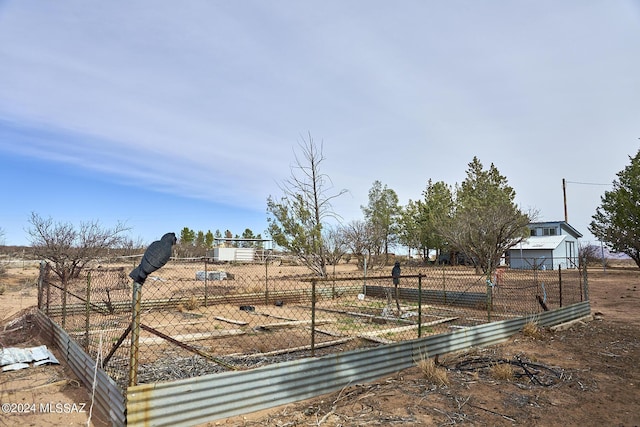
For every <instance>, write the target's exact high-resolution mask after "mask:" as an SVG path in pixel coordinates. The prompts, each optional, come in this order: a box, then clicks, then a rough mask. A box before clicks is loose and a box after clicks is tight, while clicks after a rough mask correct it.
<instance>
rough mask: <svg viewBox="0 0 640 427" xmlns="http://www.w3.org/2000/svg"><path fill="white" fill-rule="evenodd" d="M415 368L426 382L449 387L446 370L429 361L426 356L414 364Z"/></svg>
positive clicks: (431, 360)
mask: <svg viewBox="0 0 640 427" xmlns="http://www.w3.org/2000/svg"><path fill="white" fill-rule="evenodd" d="M416 366H417V367H418V369H420V372H422V374H423V375H424V377H425V378H426V379H427V381H429V382H431V383H434V384H436V385H438V386H447V385H449V376H448V374H447V370H446V369H445V368H443V367H442V366H438V365H437V364H436V362H435V361H434V360H433V359H429V356H428V355H422V356H421V357H420V360H418V361H417V362H416Z"/></svg>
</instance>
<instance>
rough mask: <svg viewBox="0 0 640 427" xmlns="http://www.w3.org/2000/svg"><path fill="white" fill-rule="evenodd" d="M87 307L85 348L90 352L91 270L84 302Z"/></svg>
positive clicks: (88, 275) (88, 274)
mask: <svg viewBox="0 0 640 427" xmlns="http://www.w3.org/2000/svg"><path fill="white" fill-rule="evenodd" d="M84 307H85V319H84V349H85V351H86V352H87V353H88V352H89V329H90V327H91V322H90V321H89V315H90V314H91V272H90V271H89V272H88V273H87V295H86V298H85V302H84Z"/></svg>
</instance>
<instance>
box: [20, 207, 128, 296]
mask: <svg viewBox="0 0 640 427" xmlns="http://www.w3.org/2000/svg"><path fill="white" fill-rule="evenodd" d="M29 223H30V224H31V227H30V228H29V229H28V230H27V233H28V234H29V240H30V242H31V246H32V248H33V251H34V254H35V255H36V256H38V257H39V258H42V259H44V260H45V261H47V262H48V263H49V264H50V265H51V269H52V271H53V272H54V274H55V275H56V276H58V277H59V278H60V281H61V282H62V284H63V286H65V285H66V284H67V283H68V282H69V280H71V279H73V278H76V277H78V275H79V274H80V272H81V271H82V270H83V269H84V268H85V267H86V266H87V264H89V263H90V262H91V261H94V260H95V259H97V258H98V257H100V256H103V255H104V254H105V252H106V250H107V249H109V248H115V247H118V246H122V245H124V244H127V240H126V237H125V236H123V235H122V234H123V233H124V232H126V231H129V230H130V228H128V227H126V226H125V225H124V224H122V223H118V224H117V225H116V226H115V227H113V228H103V227H102V226H101V225H100V223H99V222H98V221H88V222H81V223H80V225H79V226H78V227H75V226H74V225H73V224H71V223H69V222H55V221H54V220H53V219H52V218H51V217H49V218H42V217H41V216H40V215H38V214H37V213H35V212H32V213H31V218H30V219H29Z"/></svg>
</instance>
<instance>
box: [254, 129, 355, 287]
mask: <svg viewBox="0 0 640 427" xmlns="http://www.w3.org/2000/svg"><path fill="white" fill-rule="evenodd" d="M300 151H301V152H302V158H300V157H298V156H297V155H295V164H294V165H293V166H292V167H291V176H290V178H288V179H286V180H285V181H283V182H282V184H281V185H280V189H281V190H282V192H283V195H282V197H281V198H279V199H274V198H273V197H271V196H269V197H268V199H267V211H268V212H269V214H270V217H269V218H268V222H269V226H268V231H269V234H270V235H271V237H272V238H273V240H274V241H275V242H276V244H277V245H279V246H281V247H283V248H285V249H286V250H288V251H289V252H291V253H292V254H294V255H296V256H298V257H299V258H300V259H301V260H302V261H303V262H304V264H305V265H306V266H307V267H309V268H310V269H311V270H312V271H314V272H315V273H317V274H318V275H320V276H323V277H324V276H326V274H327V271H326V256H325V248H324V242H323V239H322V229H323V227H324V226H325V225H326V221H327V220H328V219H330V218H334V219H335V218H337V217H338V215H337V214H336V213H335V211H334V210H333V207H332V205H331V202H332V201H333V199H335V198H336V197H339V196H341V195H342V194H344V193H345V192H346V191H347V190H340V191H337V192H332V189H333V186H332V182H331V179H330V178H329V176H327V175H326V174H324V173H322V172H321V168H320V166H321V164H322V162H323V161H324V159H325V158H324V155H323V154H322V145H320V147H318V146H317V145H316V144H315V142H314V141H313V138H311V135H309V137H308V139H307V140H303V141H302V142H301V143H300Z"/></svg>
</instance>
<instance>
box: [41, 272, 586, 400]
mask: <svg viewBox="0 0 640 427" xmlns="http://www.w3.org/2000/svg"><path fill="white" fill-rule="evenodd" d="M138 262H139V259H133V260H129V261H127V262H120V263H109V264H108V265H107V266H106V267H104V266H103V267H100V268H93V269H91V270H87V271H86V273H83V275H82V276H81V277H78V278H75V279H73V280H70V281H68V283H66V284H62V283H61V282H60V281H59V280H58V279H57V278H56V277H55V275H53V274H52V272H51V270H50V269H49V268H47V267H45V268H44V269H43V270H42V273H41V280H40V283H41V287H40V292H39V295H40V298H39V308H40V309H41V310H42V311H43V312H44V313H45V314H47V315H48V316H49V317H50V318H52V319H53V320H55V321H56V322H58V323H59V324H60V325H61V326H63V328H64V329H65V330H66V331H67V332H68V333H69V335H70V336H71V337H72V338H73V339H75V340H76V341H77V342H78V343H79V344H80V345H81V346H83V347H84V348H85V350H86V351H87V352H88V353H89V354H90V355H91V356H92V357H93V358H94V360H98V361H99V362H100V363H101V365H102V366H103V368H104V369H105V371H106V372H107V373H108V374H109V375H110V376H111V377H112V378H113V379H114V380H115V381H116V383H117V384H118V385H120V386H121V387H122V388H123V389H126V387H127V386H128V385H130V384H131V385H132V381H133V383H153V382H159V381H168V380H175V379H179V378H188V377H194V376H199V375H204V374H208V373H215V372H225V371H229V370H243V369H250V368H252V367H257V366H261V365H265V364H269V363H275V362H279V361H284V360H291V359H296V358H302V357H308V356H319V355H322V354H327V353H335V352H341V351H346V350H351V349H355V348H361V347H367V346H377V345H381V344H385V343H391V342H397V341H403V340H411V339H415V338H419V337H423V336H427V335H430V334H438V333H445V332H450V331H454V330H457V329H461V328H465V327H468V326H473V325H477V324H480V323H486V322H491V321H496V320H503V319H507V318H511V317H519V316H523V315H529V314H535V313H539V312H542V311H544V310H551V309H554V308H558V307H562V306H565V305H569V304H573V303H575V302H580V301H583V300H586V299H587V294H586V289H587V287H586V283H587V282H586V273H583V272H582V271H580V270H578V269H569V270H562V269H558V270H514V269H509V268H500V269H498V271H497V272H496V273H495V274H493V275H492V276H491V277H487V276H486V275H484V274H481V273H477V272H476V271H475V270H474V269H473V268H472V267H461V266H456V267H454V266H424V265H420V266H413V267H412V266H408V265H407V266H403V268H402V275H401V277H400V281H399V284H398V285H397V286H395V285H394V284H393V281H392V278H391V267H389V268H387V269H379V270H375V271H373V272H366V273H365V272H363V271H362V270H358V269H357V267H356V266H355V265H352V264H346V265H340V266H338V267H337V268H336V269H335V271H332V272H331V274H330V276H329V277H327V278H318V277H315V276H313V275H312V274H310V273H309V271H308V270H307V269H306V268H305V267H302V266H298V265H293V264H291V265H286V264H284V263H282V262H280V261H275V262H274V261H269V262H263V263H260V264H254V263H247V264H239V263H226V264H219V263H218V264H216V263H212V262H209V260H207V259H172V260H171V261H170V262H169V263H168V264H167V265H166V266H164V267H163V268H161V269H160V270H158V271H156V272H154V273H153V274H152V275H151V276H150V277H149V278H147V280H146V282H145V283H144V285H142V286H139V288H138V291H139V292H138V295H139V300H138V304H135V302H136V301H135V299H134V297H133V294H135V292H132V283H131V279H130V278H129V277H128V273H129V271H130V270H131V269H132V268H133V267H134V266H135V265H137V264H138ZM133 288H135V286H133ZM133 312H135V313H137V317H135V316H132V313H133ZM134 320H136V321H134ZM132 346H133V347H132ZM132 350H133V351H132ZM132 378H133V380H132Z"/></svg>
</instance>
